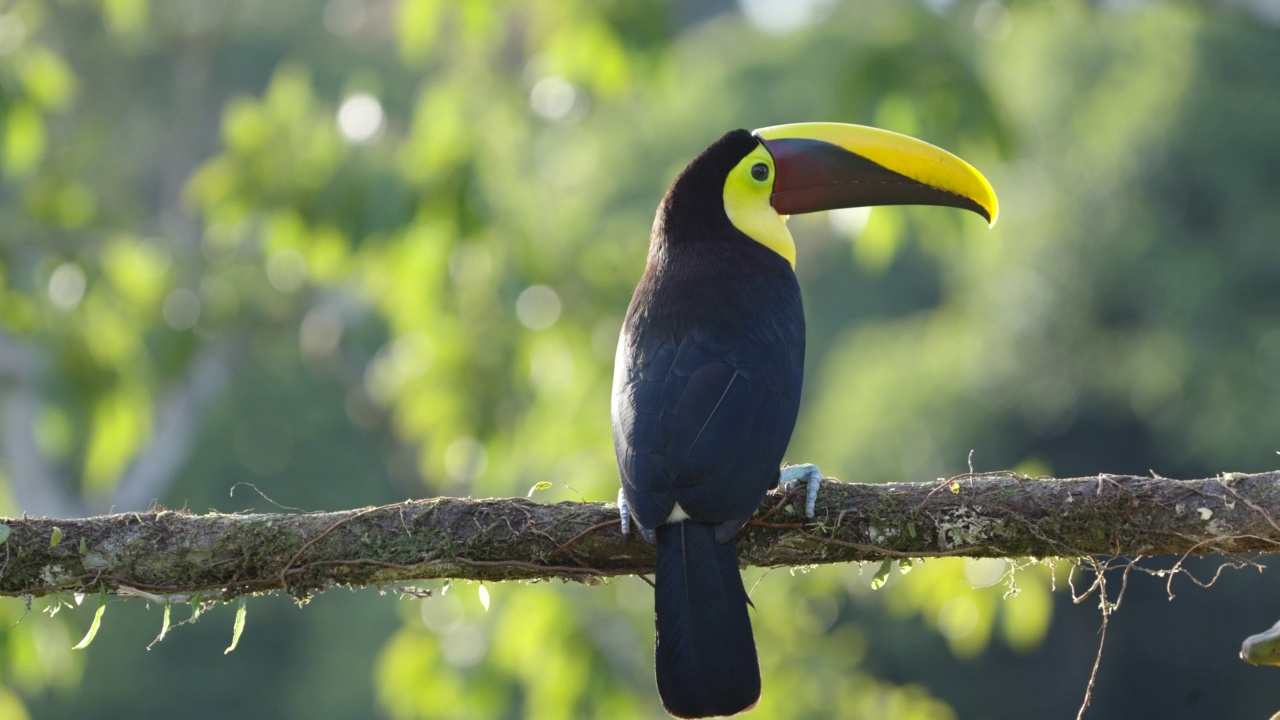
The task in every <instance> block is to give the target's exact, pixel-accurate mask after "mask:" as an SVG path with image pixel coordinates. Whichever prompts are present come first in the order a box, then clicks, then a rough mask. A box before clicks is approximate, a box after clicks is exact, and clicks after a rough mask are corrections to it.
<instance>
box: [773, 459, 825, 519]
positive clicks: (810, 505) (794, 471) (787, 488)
mask: <svg viewBox="0 0 1280 720" xmlns="http://www.w3.org/2000/svg"><path fill="white" fill-rule="evenodd" d="M801 480H803V481H804V483H805V486H806V492H805V496H804V516H805V517H813V513H814V511H815V510H816V508H817V505H818V488H819V487H820V486H821V485H822V471H821V470H819V469H818V466H817V465H810V464H809V463H804V464H803V465H786V466H784V467H783V468H782V477H781V482H780V483H779V484H780V486H781V488H782V491H783V492H791V491H792V490H794V489H795V487H796V485H798V484H799V483H800V481H801Z"/></svg>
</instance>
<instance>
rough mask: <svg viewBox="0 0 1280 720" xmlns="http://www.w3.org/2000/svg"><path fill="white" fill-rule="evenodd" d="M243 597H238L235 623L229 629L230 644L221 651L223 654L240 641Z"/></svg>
mask: <svg viewBox="0 0 1280 720" xmlns="http://www.w3.org/2000/svg"><path fill="white" fill-rule="evenodd" d="M246 612H247V611H246V610H245V605H244V598H240V607H238V608H236V624H235V626H234V627H233V628H232V629H231V645H230V646H228V647H227V649H226V650H223V651H222V654H223V655H226V654H227V653H229V652H231V651H232V650H235V649H236V645H237V644H238V643H239V642H240V633H243V632H244V616H245V614H246Z"/></svg>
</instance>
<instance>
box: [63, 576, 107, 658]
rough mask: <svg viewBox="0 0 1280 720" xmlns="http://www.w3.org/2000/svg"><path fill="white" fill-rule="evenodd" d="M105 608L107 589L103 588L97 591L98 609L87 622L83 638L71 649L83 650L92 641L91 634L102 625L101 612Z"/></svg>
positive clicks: (94, 633) (96, 631) (95, 633)
mask: <svg viewBox="0 0 1280 720" xmlns="http://www.w3.org/2000/svg"><path fill="white" fill-rule="evenodd" d="M106 610H107V591H106V590H103V591H102V592H99V593H98V609H97V611H95V612H94V613H93V622H92V623H90V624H89V632H87V633H85V634H84V639H83V640H81V641H80V642H79V643H76V646H75V647H73V648H71V649H72V650H83V649H85V648H87V647H89V643H91V642H93V636H95V635H97V634H98V628H99V627H101V626H102V613H104V612H106Z"/></svg>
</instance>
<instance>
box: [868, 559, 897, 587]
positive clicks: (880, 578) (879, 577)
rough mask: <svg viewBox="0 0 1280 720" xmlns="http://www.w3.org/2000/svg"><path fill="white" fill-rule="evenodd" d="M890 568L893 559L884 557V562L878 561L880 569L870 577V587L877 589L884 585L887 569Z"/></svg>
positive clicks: (887, 575) (891, 567)
mask: <svg viewBox="0 0 1280 720" xmlns="http://www.w3.org/2000/svg"><path fill="white" fill-rule="evenodd" d="M892 569H893V560H891V559H890V558H885V559H884V562H882V563H880V569H879V570H876V574H875V575H873V576H872V577H871V589H872V590H879V589H880V588H881V587H884V584H885V582H886V581H888V580H889V571H890V570H892Z"/></svg>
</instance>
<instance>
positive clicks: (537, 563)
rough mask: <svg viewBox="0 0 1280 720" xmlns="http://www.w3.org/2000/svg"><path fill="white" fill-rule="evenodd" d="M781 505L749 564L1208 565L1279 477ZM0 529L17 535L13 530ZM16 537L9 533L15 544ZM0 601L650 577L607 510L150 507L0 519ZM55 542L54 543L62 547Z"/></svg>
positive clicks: (1008, 485)
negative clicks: (1106, 559) (1072, 561)
mask: <svg viewBox="0 0 1280 720" xmlns="http://www.w3.org/2000/svg"><path fill="white" fill-rule="evenodd" d="M802 502H803V500H802V499H801V496H800V493H799V492H796V493H793V494H792V495H790V496H787V495H781V494H771V495H769V496H767V497H766V498H765V502H764V503H763V504H762V505H761V508H760V510H759V511H758V512H757V513H756V516H755V518H754V519H753V520H752V521H751V522H750V523H749V524H748V525H747V527H746V528H744V530H743V533H742V535H741V536H740V538H739V553H740V556H741V559H742V562H743V563H744V564H746V565H758V566H768V567H774V566H799V565H816V564H824V563H842V562H856V561H875V560H882V559H884V558H915V557H940V556H964V557H1025V556H1031V557H1040V558H1045V557H1067V558H1077V557H1086V556H1098V555H1103V556H1113V555H1127V556H1137V555H1145V556H1150V555H1162V554H1176V555H1183V556H1185V555H1215V554H1238V553H1271V552H1276V551H1277V550H1280V525H1277V523H1276V518H1277V517H1280V472H1269V473H1260V474H1241V473H1227V474H1223V475H1220V476H1218V477H1213V478H1205V479H1199V480H1172V479H1168V478H1162V477H1138V476H1123V475H1098V476H1095V477H1087V478H1072V479H1053V478H1026V477H1021V476H1018V475H1016V474H1013V473H994V474H970V475H964V476H959V477H956V478H951V479H949V480H945V481H940V482H936V483H888V484H861V483H858V484H851V483H840V482H836V481H833V480H828V481H825V482H824V483H823V486H822V492H821V494H820V496H819V500H818V507H817V513H816V515H815V517H814V518H812V519H806V518H805V517H804V516H803V513H802V510H800V509H799V508H801V507H802ZM6 529H7V530H6ZM6 533H7V536H5V535H6ZM0 536H5V537H3V540H0V595H8V596H23V595H26V596H41V595H49V594H54V593H62V592H76V593H96V592H101V591H105V592H107V593H117V594H131V593H132V594H137V593H138V592H142V593H146V594H147V595H148V596H152V597H154V596H167V595H188V596H189V595H194V594H199V595H200V596H201V597H203V598H205V599H207V600H223V601H226V600H231V599H233V598H236V597H239V596H242V595H245V594H250V593H258V592H266V591H273V590H282V591H286V592H288V593H289V594H291V595H293V596H294V597H296V598H299V599H305V598H307V597H309V596H310V595H311V594H312V593H315V592H318V591H321V590H324V589H326V588H329V587H333V586H336V585H346V586H367V585H374V586H389V585H393V584H395V583H400V582H404V581H412V580H424V579H439V578H453V579H468V580H484V581H491V582H492V581H498V580H534V579H552V578H559V579H565V580H576V581H585V582H590V581H594V580H596V579H598V578H602V577H607V576H612V575H627V574H646V573H649V572H652V570H653V562H654V556H653V548H652V547H651V546H649V545H648V544H647V543H646V542H644V541H643V540H642V539H641V538H640V537H639V535H638V534H635V533H633V534H632V536H631V537H623V536H622V535H621V533H620V531H619V522H618V509H617V506H616V505H613V504H611V503H592V502H576V503H571V502H562V503H556V504H541V503H537V502H533V501H531V500H528V499H524V498H504V499H490V500H471V499H460V498H436V499H432V500H414V501H407V502H403V503H397V504H394V505H385V506H381V507H370V508H363V509H358V510H346V511H342V512H328V513H296V514H237V515H226V514H220V513H211V514H207V515H195V514H191V513H188V512H181V511H172V510H158V511H152V512H144V513H125V514H117V515H102V516H96V517H89V518H81V519H70V518H63V519H49V518H26V517H23V518H8V519H0ZM55 538H56V541H55Z"/></svg>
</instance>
